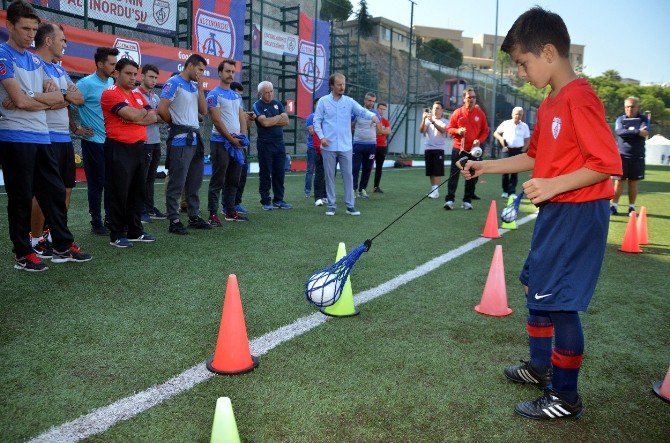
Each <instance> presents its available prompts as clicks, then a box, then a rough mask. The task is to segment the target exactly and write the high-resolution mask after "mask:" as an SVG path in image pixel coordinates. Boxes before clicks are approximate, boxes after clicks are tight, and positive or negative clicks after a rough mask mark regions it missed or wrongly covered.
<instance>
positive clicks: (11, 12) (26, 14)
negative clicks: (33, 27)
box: [7, 0, 42, 25]
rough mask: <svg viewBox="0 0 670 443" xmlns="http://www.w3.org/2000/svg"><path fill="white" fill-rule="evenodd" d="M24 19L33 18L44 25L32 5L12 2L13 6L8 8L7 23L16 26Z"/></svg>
mask: <svg viewBox="0 0 670 443" xmlns="http://www.w3.org/2000/svg"><path fill="white" fill-rule="evenodd" d="M22 18H32V19H34V20H37V23H42V20H40V18H39V16H38V15H37V12H35V9H34V8H33V7H32V5H30V4H29V3H26V2H24V1H22V0H17V1H15V2H12V4H11V5H9V6H8V7H7V21H8V22H9V23H11V24H13V25H15V24H16V22H18V21H19V20H21V19H22Z"/></svg>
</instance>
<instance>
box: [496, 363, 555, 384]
mask: <svg viewBox="0 0 670 443" xmlns="http://www.w3.org/2000/svg"><path fill="white" fill-rule="evenodd" d="M521 363H522V364H521V365H519V366H510V367H508V368H505V377H507V378H508V379H510V380H512V381H513V382H514V383H524V384H525V383H528V384H531V385H535V386H538V387H540V388H544V387H545V386H547V385H549V384H550V383H551V373H552V371H551V368H549V369H547V372H545V373H544V374H541V373H539V372H537V371H536V370H535V369H533V367H532V366H531V365H530V362H528V361H525V360H521Z"/></svg>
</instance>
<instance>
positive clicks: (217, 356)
mask: <svg viewBox="0 0 670 443" xmlns="http://www.w3.org/2000/svg"><path fill="white" fill-rule="evenodd" d="M256 366H258V358H256V357H254V356H253V355H251V352H250V351H249V338H248V337H247V325H246V324H245V322H244V312H242V301H241V300H240V290H239V288H238V287H237V276H236V275H235V274H230V275H229V276H228V285H227V286H226V298H225V299H224V300H223V312H222V313H221V325H220V326H219V337H218V339H217V340H216V349H215V350H214V356H213V357H212V358H211V359H209V360H208V361H207V369H209V370H210V371H212V372H216V373H217V374H227V375H234V374H244V373H245V372H250V371H253V370H254V368H255V367H256Z"/></svg>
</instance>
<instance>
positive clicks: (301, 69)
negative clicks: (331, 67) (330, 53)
mask: <svg viewBox="0 0 670 443" xmlns="http://www.w3.org/2000/svg"><path fill="white" fill-rule="evenodd" d="M314 55H316V58H315V57H314ZM298 74H299V77H300V83H302V85H303V86H304V87H305V89H307V90H308V91H317V90H318V89H319V88H320V87H321V85H322V84H323V78H324V76H325V75H326V50H325V48H324V47H323V45H320V44H317V45H316V50H315V47H314V43H312V42H308V41H306V40H300V46H299V49H298Z"/></svg>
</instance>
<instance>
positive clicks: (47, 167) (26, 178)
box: [0, 141, 74, 257]
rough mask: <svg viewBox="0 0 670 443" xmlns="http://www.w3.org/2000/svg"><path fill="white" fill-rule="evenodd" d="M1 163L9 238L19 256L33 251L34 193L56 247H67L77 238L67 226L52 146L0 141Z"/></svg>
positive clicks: (60, 249)
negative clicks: (31, 225)
mask: <svg viewBox="0 0 670 443" xmlns="http://www.w3.org/2000/svg"><path fill="white" fill-rule="evenodd" d="M0 163H2V173H3V176H4V180H5V190H6V191H7V221H8V225H9V238H10V240H11V241H12V244H13V245H14V248H13V249H14V253H15V254H16V256H17V257H23V256H25V255H27V254H30V253H32V252H34V251H33V248H32V247H31V245H30V237H29V234H30V216H31V211H32V207H33V196H34V197H35V198H36V199H37V202H38V203H39V205H40V208H41V209H42V213H43V214H44V218H45V219H46V222H47V224H48V225H49V229H50V230H51V237H52V238H53V247H54V249H55V250H56V251H60V252H62V251H65V250H67V249H68V248H69V247H70V246H71V245H72V242H73V241H74V238H73V237H72V233H71V232H70V230H69V229H68V227H67V209H66V208H65V186H64V185H63V179H62V178H61V176H60V171H59V170H58V158H57V156H56V153H55V152H54V151H53V150H52V149H51V145H50V144H36V143H16V142H6V141H0Z"/></svg>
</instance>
